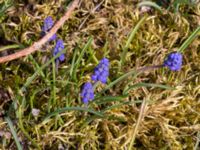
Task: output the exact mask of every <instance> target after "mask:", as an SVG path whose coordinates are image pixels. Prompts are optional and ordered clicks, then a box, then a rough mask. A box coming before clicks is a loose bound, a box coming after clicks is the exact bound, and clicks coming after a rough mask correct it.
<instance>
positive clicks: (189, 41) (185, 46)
mask: <svg viewBox="0 0 200 150" xmlns="http://www.w3.org/2000/svg"><path fill="white" fill-rule="evenodd" d="M199 33H200V26H199V27H198V28H197V29H196V30H194V31H193V33H192V34H191V35H190V36H189V37H188V38H187V40H185V42H184V43H183V44H182V45H181V47H180V48H179V50H178V51H179V52H183V51H184V50H185V49H186V48H187V47H188V45H189V44H191V43H192V41H193V40H194V39H195V38H196V37H197V36H198V34H199Z"/></svg>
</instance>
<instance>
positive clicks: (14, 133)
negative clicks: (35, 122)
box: [5, 117, 23, 150]
mask: <svg viewBox="0 0 200 150" xmlns="http://www.w3.org/2000/svg"><path fill="white" fill-rule="evenodd" d="M5 121H6V122H7V123H8V126H9V128H10V131H11V133H12V135H13V138H14V140H15V143H16V145H17V149H18V150H23V148H22V146H21V144H20V142H19V139H18V137H17V133H16V132H15V129H14V126H13V123H12V121H11V119H10V118H9V117H5Z"/></svg>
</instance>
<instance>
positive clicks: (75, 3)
mask: <svg viewBox="0 0 200 150" xmlns="http://www.w3.org/2000/svg"><path fill="white" fill-rule="evenodd" d="M78 2H79V0H74V1H73V2H72V4H71V6H70V7H69V8H68V9H67V11H66V12H65V14H64V16H62V17H61V18H60V19H59V20H58V21H57V22H56V24H55V25H54V26H53V28H52V29H51V30H50V31H49V32H48V33H47V34H46V35H45V36H44V37H43V38H42V39H40V40H39V41H37V42H35V43H33V45H31V46H30V47H27V48H25V49H23V50H21V51H19V52H16V53H14V54H11V55H8V56H4V57H0V63H4V62H8V61H11V60H14V59H17V58H20V57H23V56H27V55H29V54H31V53H33V52H35V51H37V50H38V49H40V48H41V46H42V45H44V44H45V43H46V42H47V41H48V40H49V39H50V38H51V37H52V36H53V35H54V34H55V33H56V32H57V31H58V29H59V28H60V27H61V26H62V25H63V24H64V23H65V21H66V20H68V19H69V17H70V16H71V14H72V11H73V10H74V9H75V8H76V7H77V6H78Z"/></svg>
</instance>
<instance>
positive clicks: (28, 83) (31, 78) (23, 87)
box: [20, 49, 66, 92]
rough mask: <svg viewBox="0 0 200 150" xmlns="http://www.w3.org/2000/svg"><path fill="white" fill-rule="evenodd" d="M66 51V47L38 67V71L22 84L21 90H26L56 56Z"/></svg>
mask: <svg viewBox="0 0 200 150" xmlns="http://www.w3.org/2000/svg"><path fill="white" fill-rule="evenodd" d="M65 51H66V49H64V50H63V51H61V52H59V53H58V54H57V55H55V56H54V57H53V58H52V59H50V60H49V61H48V62H46V63H45V64H44V65H42V66H41V67H40V68H38V69H37V70H36V72H35V73H34V74H33V75H32V76H31V77H29V78H28V79H27V80H26V82H25V84H24V85H23V86H22V88H21V89H20V92H25V91H26V88H27V87H28V86H29V85H30V84H31V83H32V82H33V80H34V79H35V78H36V77H37V76H38V75H39V73H40V72H41V71H42V70H43V69H44V68H46V67H47V66H49V65H50V64H51V63H52V62H53V61H55V59H56V58H58V57H59V56H60V55H61V54H63V53H64V52H65Z"/></svg>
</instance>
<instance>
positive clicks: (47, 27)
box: [41, 16, 57, 41]
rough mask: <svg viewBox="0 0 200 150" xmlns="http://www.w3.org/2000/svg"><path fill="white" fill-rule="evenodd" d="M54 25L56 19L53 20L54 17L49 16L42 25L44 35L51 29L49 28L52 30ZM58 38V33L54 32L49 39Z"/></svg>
mask: <svg viewBox="0 0 200 150" xmlns="http://www.w3.org/2000/svg"><path fill="white" fill-rule="evenodd" d="M53 25H54V21H53V19H52V17H50V16H49V17H47V18H45V19H44V24H43V27H42V33H41V34H42V36H45V35H46V33H47V32H48V31H49V30H51V28H52V27H53ZM56 38H57V35H56V34H54V35H53V36H52V37H51V38H50V39H49V41H53V40H55V39H56Z"/></svg>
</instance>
